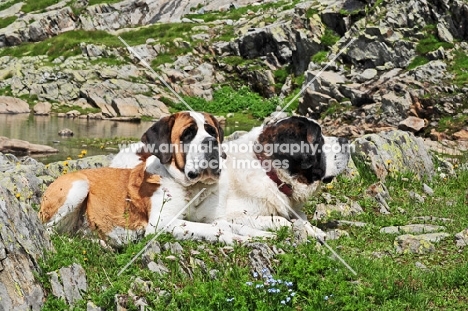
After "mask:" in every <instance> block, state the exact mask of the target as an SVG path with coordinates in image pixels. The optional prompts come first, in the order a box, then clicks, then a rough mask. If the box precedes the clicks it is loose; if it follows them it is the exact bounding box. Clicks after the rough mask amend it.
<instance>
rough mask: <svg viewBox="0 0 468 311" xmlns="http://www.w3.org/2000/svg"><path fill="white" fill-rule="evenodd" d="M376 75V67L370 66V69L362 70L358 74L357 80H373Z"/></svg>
mask: <svg viewBox="0 0 468 311" xmlns="http://www.w3.org/2000/svg"><path fill="white" fill-rule="evenodd" d="M376 76H377V70H376V69H374V68H368V69H366V70H364V71H363V72H361V73H360V74H359V75H358V76H357V80H358V81H359V82H364V81H367V80H372V79H374V78H375V77H376Z"/></svg>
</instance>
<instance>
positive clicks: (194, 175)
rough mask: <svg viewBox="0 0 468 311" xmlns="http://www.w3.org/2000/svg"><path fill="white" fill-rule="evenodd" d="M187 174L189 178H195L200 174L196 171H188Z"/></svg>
mask: <svg viewBox="0 0 468 311" xmlns="http://www.w3.org/2000/svg"><path fill="white" fill-rule="evenodd" d="M187 176H188V178H190V179H195V178H197V177H198V176H200V174H199V173H196V172H188V173H187Z"/></svg>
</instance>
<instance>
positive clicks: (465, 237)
mask: <svg viewBox="0 0 468 311" xmlns="http://www.w3.org/2000/svg"><path fill="white" fill-rule="evenodd" d="M455 243H456V245H457V246H458V247H465V246H467V245H468V229H465V230H462V231H460V232H458V233H457V234H455Z"/></svg>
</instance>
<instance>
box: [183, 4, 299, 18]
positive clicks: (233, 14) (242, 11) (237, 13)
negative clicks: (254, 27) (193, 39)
mask: <svg viewBox="0 0 468 311" xmlns="http://www.w3.org/2000/svg"><path fill="white" fill-rule="evenodd" d="M299 2H300V1H298V0H294V1H274V2H268V3H264V4H261V5H247V6H243V7H239V8H237V9H229V10H227V11H225V12H216V11H214V12H205V13H204V14H189V15H187V17H188V18H194V19H202V20H204V21H205V22H206V23H208V22H213V21H218V20H221V19H232V20H239V19H240V18H243V17H246V18H249V15H248V14H247V12H248V11H252V12H254V13H258V12H260V11H261V10H262V11H266V10H269V9H280V10H287V9H290V8H293V7H294V6H295V5H296V4H297V3H299Z"/></svg>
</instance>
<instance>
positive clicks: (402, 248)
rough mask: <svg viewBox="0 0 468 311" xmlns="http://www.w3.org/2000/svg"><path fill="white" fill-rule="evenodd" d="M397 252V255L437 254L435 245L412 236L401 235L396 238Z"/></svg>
mask: <svg viewBox="0 0 468 311" xmlns="http://www.w3.org/2000/svg"><path fill="white" fill-rule="evenodd" d="M394 246H395V250H396V252H397V253H403V254H408V253H413V254H428V253H433V252H435V247H434V244H432V243H431V242H429V241H427V240H425V239H422V238H420V236H414V235H411V234H405V235H401V236H398V237H396V238H395V241H394Z"/></svg>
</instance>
